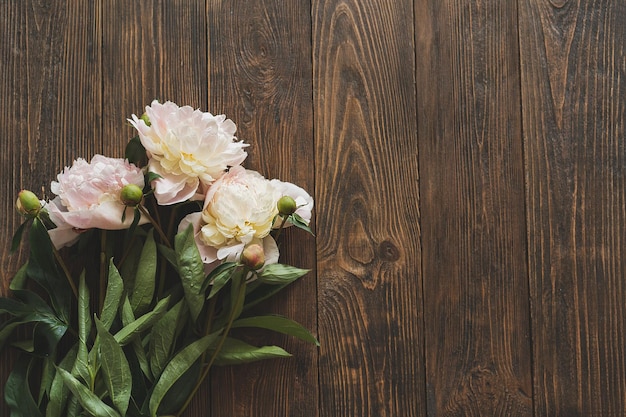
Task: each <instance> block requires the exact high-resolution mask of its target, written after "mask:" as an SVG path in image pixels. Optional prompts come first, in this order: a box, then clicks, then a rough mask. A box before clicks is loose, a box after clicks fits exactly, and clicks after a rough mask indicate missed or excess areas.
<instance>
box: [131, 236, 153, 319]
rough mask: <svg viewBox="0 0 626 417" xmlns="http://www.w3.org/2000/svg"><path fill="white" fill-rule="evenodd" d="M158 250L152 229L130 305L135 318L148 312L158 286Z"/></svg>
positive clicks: (145, 244) (143, 250)
mask: <svg viewBox="0 0 626 417" xmlns="http://www.w3.org/2000/svg"><path fill="white" fill-rule="evenodd" d="M156 270H157V250H156V243H155V242H154V229H150V231H149V232H148V236H147V238H146V242H145V243H144V245H143V249H142V251H141V256H140V258H139V266H138V267H137V274H136V276H135V282H134V284H133V290H132V291H131V293H130V305H131V306H132V307H133V312H134V313H135V316H138V315H140V314H143V313H145V312H146V310H147V309H148V307H149V306H150V303H151V302H152V297H153V296H154V290H155V286H156Z"/></svg>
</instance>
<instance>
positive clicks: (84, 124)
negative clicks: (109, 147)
mask: <svg viewBox="0 0 626 417" xmlns="http://www.w3.org/2000/svg"><path fill="white" fill-rule="evenodd" d="M97 4H98V3H97V2H90V3H89V4H87V3H85V4H81V5H76V6H71V5H69V4H68V5H63V4H61V3H54V2H41V1H30V0H29V1H23V2H3V3H2V5H1V6H0V30H1V31H2V32H1V38H2V42H0V56H1V57H2V59H1V60H0V61H1V62H0V73H1V74H2V83H1V84H0V100H1V105H0V126H1V127H2V136H3V139H2V141H1V142H0V144H1V145H0V146H2V152H0V153H1V158H2V160H1V161H2V166H1V169H2V171H1V175H2V177H1V178H2V194H1V195H2V196H3V198H2V202H3V205H2V209H1V210H0V226H1V227H2V230H4V231H5V233H4V236H5V239H4V242H5V243H3V244H2V249H1V252H0V253H1V255H0V257H1V258H0V259H1V262H2V265H3V268H2V270H1V271H0V276H1V277H2V283H3V285H2V290H3V291H4V290H6V288H7V284H8V280H9V279H10V278H12V277H13V275H14V273H15V272H16V271H17V268H18V267H19V266H20V265H21V264H22V263H23V262H24V261H25V256H24V253H23V252H21V253H19V254H15V255H10V254H9V249H10V238H11V235H12V234H13V232H14V231H15V230H16V229H17V227H18V225H19V224H20V222H21V220H22V219H21V218H19V216H17V214H16V213H15V209H14V203H15V199H16V197H17V193H18V191H19V190H20V189H22V188H27V189H31V190H32V191H34V192H35V193H36V194H37V195H39V196H40V197H41V198H43V197H44V196H49V195H50V181H52V180H53V179H55V177H56V174H57V173H58V172H60V171H61V169H62V168H63V167H64V166H65V165H69V164H71V162H72V160H73V158H75V157H76V156H80V154H81V153H85V152H93V149H94V148H95V147H97V145H98V143H99V142H100V127H99V124H98V123H97V121H98V120H99V119H100V114H101V109H100V108H99V106H98V105H97V104H98V103H100V94H101V90H100V87H99V86H100V84H101V82H100V79H101V75H100V66H99V63H100V47H99V45H100V38H99V33H98V30H99V29H98V25H97V18H96V16H97ZM94 103H96V105H95V106H94V105H93V104H94Z"/></svg>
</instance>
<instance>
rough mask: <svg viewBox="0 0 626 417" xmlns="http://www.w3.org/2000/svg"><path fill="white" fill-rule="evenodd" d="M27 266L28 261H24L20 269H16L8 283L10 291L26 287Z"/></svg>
mask: <svg viewBox="0 0 626 417" xmlns="http://www.w3.org/2000/svg"><path fill="white" fill-rule="evenodd" d="M27 268H28V263H25V264H24V265H22V266H21V267H20V269H18V271H17V273H16V274H15V276H14V277H13V279H12V280H11V284H9V289H10V290H11V291H15V290H23V289H26V282H27V281H28V275H26V269H27Z"/></svg>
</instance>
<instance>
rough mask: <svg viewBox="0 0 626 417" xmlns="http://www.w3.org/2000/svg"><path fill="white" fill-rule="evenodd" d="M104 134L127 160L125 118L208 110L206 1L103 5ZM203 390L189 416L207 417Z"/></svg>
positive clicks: (110, 148) (109, 150) (121, 0)
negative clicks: (169, 106)
mask: <svg viewBox="0 0 626 417" xmlns="http://www.w3.org/2000/svg"><path fill="white" fill-rule="evenodd" d="M102 14H103V59H102V71H103V77H104V88H103V91H104V97H103V109H104V110H103V133H104V138H105V143H104V146H103V147H104V150H105V152H106V154H107V155H108V156H115V157H122V156H123V155H124V148H125V145H126V143H127V142H128V140H129V139H130V138H131V137H132V136H134V135H135V134H136V132H135V131H134V130H133V129H132V128H131V127H130V126H129V125H128V123H127V122H126V119H127V118H128V117H129V116H130V115H131V114H133V113H134V114H141V113H143V111H144V108H145V106H146V105H149V104H150V103H151V102H152V100H154V99H159V100H160V101H162V102H165V101H168V100H169V101H173V102H175V103H177V104H179V105H180V106H183V105H190V106H192V107H194V108H200V109H202V110H203V111H207V88H206V86H207V54H206V50H207V48H206V31H207V28H206V14H205V5H204V2H202V1H192V2H190V1H187V0H142V1H136V2H129V1H126V0H110V1H109V0H107V1H106V2H104V3H103V12H102ZM209 404H210V393H209V391H208V387H203V388H201V389H200V391H199V392H198V394H197V395H196V396H195V397H194V400H193V401H192V402H191V404H190V405H189V407H188V409H187V411H186V412H185V414H184V415H185V416H194V415H202V416H206V415H208V414H207V413H206V410H208V409H209V407H210V406H209Z"/></svg>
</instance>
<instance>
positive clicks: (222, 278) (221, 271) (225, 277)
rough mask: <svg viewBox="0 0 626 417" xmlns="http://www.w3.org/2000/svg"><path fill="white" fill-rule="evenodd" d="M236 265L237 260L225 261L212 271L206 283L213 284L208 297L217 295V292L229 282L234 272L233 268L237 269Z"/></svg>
mask: <svg viewBox="0 0 626 417" xmlns="http://www.w3.org/2000/svg"><path fill="white" fill-rule="evenodd" d="M236 266H237V262H224V263H223V264H220V265H219V266H218V267H217V268H215V269H214V270H213V271H211V273H210V274H209V276H208V277H207V279H206V284H205V285H208V284H211V292H210V293H209V296H208V297H207V299H209V298H212V297H213V296H215V294H217V293H218V292H219V291H220V290H221V289H222V288H223V287H224V285H226V284H228V281H230V278H231V274H232V273H233V269H235V267H236Z"/></svg>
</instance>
